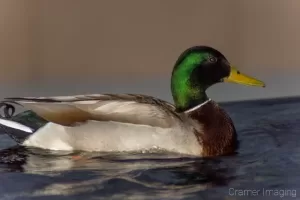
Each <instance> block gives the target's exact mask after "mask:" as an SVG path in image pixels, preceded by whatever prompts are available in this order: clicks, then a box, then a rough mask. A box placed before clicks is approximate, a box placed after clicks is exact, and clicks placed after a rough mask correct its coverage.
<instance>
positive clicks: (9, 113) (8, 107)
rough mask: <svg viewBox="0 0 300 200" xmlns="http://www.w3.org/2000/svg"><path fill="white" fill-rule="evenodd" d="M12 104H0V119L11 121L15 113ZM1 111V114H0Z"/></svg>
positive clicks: (4, 102) (7, 102) (6, 102)
mask: <svg viewBox="0 0 300 200" xmlns="http://www.w3.org/2000/svg"><path fill="white" fill-rule="evenodd" d="M13 104H16V103H14V102H9V101H2V102H0V117H1V118H2V119H11V118H12V117H13V116H14V114H15V113H16V108H15V106H14V105H13ZM1 111H2V112H1Z"/></svg>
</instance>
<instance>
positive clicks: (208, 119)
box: [189, 101, 238, 156]
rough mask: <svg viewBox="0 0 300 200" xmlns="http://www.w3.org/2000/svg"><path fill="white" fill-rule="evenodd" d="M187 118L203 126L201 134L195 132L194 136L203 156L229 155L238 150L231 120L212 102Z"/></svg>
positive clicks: (192, 112)
mask: <svg viewBox="0 0 300 200" xmlns="http://www.w3.org/2000/svg"><path fill="white" fill-rule="evenodd" d="M189 116H190V117H191V118H193V119H194V120H197V121H198V122H199V123H200V124H202V125H203V131H202V132H201V133H200V132H198V131H197V130H195V135H196V137H197V138H198V141H199V142H200V143H201V145H202V146H203V153H202V154H203V156H218V155H224V154H230V153H233V152H234V151H235V150H236V149H237V148H238V141H237V135H236V130H235V128H234V125H233V122H232V120H231V118H230V117H229V115H228V114H227V113H226V112H225V111H224V110H223V109H222V108H220V107H219V106H218V104H217V103H215V102H214V101H209V102H208V103H206V104H204V105H203V106H201V107H200V108H198V109H196V110H194V111H191V112H190V113H189Z"/></svg>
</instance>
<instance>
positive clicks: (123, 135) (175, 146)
mask: <svg viewBox="0 0 300 200" xmlns="http://www.w3.org/2000/svg"><path fill="white" fill-rule="evenodd" d="M23 145H25V146H34V147H39V148H44V149H51V150H67V151H68V150H82V151H102V152H112V151H143V150H148V149H149V150H150V149H153V148H159V149H164V150H167V151H171V152H177V153H183V154H190V155H201V152H202V148H201V146H200V145H199V143H198V141H197V139H196V137H195V135H194V133H193V132H192V131H191V130H189V128H183V127H178V126H177V127H172V128H160V127H152V126H147V125H137V124H128V123H120V122H112V121H107V122H99V121H88V122H87V123H84V124H82V125H79V126H74V127H65V126H61V125H58V124H54V123H48V124H47V125H45V126H44V127H42V128H41V129H39V130H38V131H36V132H35V133H34V134H32V135H31V136H30V137H29V138H28V139H27V140H26V141H25V142H24V143H23Z"/></svg>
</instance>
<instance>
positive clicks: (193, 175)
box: [0, 98, 300, 200]
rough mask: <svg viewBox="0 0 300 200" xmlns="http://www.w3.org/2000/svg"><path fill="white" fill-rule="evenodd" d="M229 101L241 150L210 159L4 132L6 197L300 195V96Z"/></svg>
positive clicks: (0, 139) (0, 183) (2, 187)
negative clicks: (80, 147) (100, 149)
mask: <svg viewBox="0 0 300 200" xmlns="http://www.w3.org/2000/svg"><path fill="white" fill-rule="evenodd" d="M223 107H224V108H225V109H226V110H227V111H228V112H229V114H230V115H231V117H232V119H233V121H234V122H235V126H236V129H237V131H238V136H239V140H240V148H239V150H238V152H237V154H236V155H231V156H221V157H216V158H209V159H208V158H206V159H201V158H193V157H180V156H179V155H176V154H171V153H164V152H153V153H149V152H144V153H93V154H92V153H83V152H78V153H77V152H75V153H69V152H49V151H44V150H43V151H42V150H39V149H24V148H21V147H16V146H12V145H14V143H13V142H12V141H11V140H10V139H9V138H8V137H6V136H4V135H0V148H2V149H3V150H2V151H1V152H0V173H1V175H0V199H1V200H2V199H7V200H11V199H22V200H23V199H34V200H37V199H51V200H52V199H54V200H56V199H62V200H67V199H72V200H74V199H159V200H160V199H190V200H192V199H197V200H199V199H226V200H228V199H298V198H299V196H300V184H299V181H300V178H299V175H300V171H299V166H300V145H299V144H300V137H299V134H300V126H299V122H300V98H285V99H272V100H260V101H248V102H236V103H227V104H223ZM9 146H10V148H9V149H5V148H8V147H9ZM78 155H81V158H80V159H79V157H78ZM74 156H76V157H74Z"/></svg>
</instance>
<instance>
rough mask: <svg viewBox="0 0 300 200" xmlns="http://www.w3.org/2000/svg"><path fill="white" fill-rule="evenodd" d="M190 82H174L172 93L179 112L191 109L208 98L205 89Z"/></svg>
mask: <svg viewBox="0 0 300 200" xmlns="http://www.w3.org/2000/svg"><path fill="white" fill-rule="evenodd" d="M186 84H189V83H188V82H179V83H177V84H172V94H173V99H174V103H175V106H176V110H177V112H184V111H187V110H190V109H192V108H194V107H196V106H198V105H201V104H203V103H204V102H206V101H207V100H208V97H207V95H206V93H205V89H206V88H205V89H204V88H201V87H191V86H190V85H186Z"/></svg>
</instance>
